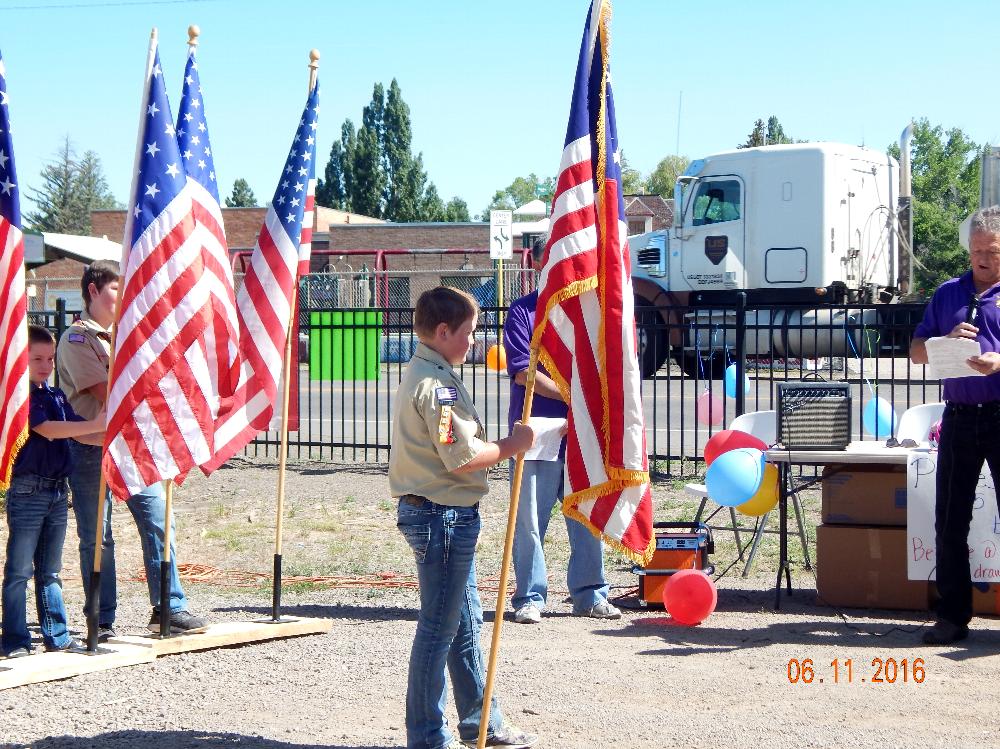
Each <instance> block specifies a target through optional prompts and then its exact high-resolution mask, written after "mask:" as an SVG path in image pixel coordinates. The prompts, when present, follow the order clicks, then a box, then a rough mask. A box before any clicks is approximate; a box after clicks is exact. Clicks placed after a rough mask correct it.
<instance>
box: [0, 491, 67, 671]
mask: <svg viewBox="0 0 1000 749" xmlns="http://www.w3.org/2000/svg"><path fill="white" fill-rule="evenodd" d="M66 509H67V508H66V480H65V479H47V478H43V477H41V476H36V475H35V474H33V473H30V474H27V475H21V476H14V478H13V480H12V481H11V484H10V489H9V490H8V491H7V528H8V530H9V535H8V537H7V561H6V563H5V564H4V570H3V639H2V646H3V651H4V652H5V653H9V652H10V651H12V650H15V649H16V648H27V649H29V650H30V649H31V635H30V633H29V632H28V622H27V611H26V608H27V603H26V589H27V586H28V580H30V579H31V578H32V577H34V579H35V607H36V609H37V612H38V624H39V626H40V627H41V630H42V641H43V642H44V643H45V646H46V647H47V648H62V647H65V646H66V645H67V643H69V641H70V636H69V631H68V630H67V627H66V605H65V604H64V603H63V595H62V580H60V579H59V570H60V569H62V548H63V540H65V538H66V517H67V512H66Z"/></svg>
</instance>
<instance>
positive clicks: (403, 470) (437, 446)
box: [389, 343, 487, 507]
mask: <svg viewBox="0 0 1000 749" xmlns="http://www.w3.org/2000/svg"><path fill="white" fill-rule="evenodd" d="M396 393H397V396H396V403H395V404H394V406H393V414H392V452H391V454H390V455H389V491H390V492H391V494H392V496H393V497H400V496H402V495H404V494H416V495H418V496H421V497H426V498H427V499H429V500H430V501H431V502H435V503H436V504H441V505H451V506H457V507H472V506H473V505H475V504H476V503H477V502H479V500H481V499H482V498H483V496H485V494H486V490H487V485H486V470H485V469H483V470H481V471H473V472H471V473H452V471H453V470H454V469H456V468H459V467H460V466H463V465H465V464H466V463H468V462H469V461H470V460H472V459H473V458H474V457H475V456H476V455H477V454H478V453H479V452H480V451H481V450H482V449H483V448H484V447H485V442H484V439H485V437H486V432H485V430H484V429H483V425H482V424H481V423H480V421H479V416H477V415H476V408H475V406H473V405H472V399H471V398H470V397H469V393H468V392H467V391H466V389H465V385H463V384H462V380H460V379H459V377H458V375H457V374H456V373H455V370H454V369H452V367H451V365H450V364H449V363H448V362H447V361H445V359H444V357H443V356H441V354H439V353H438V352H436V351H435V350H434V349H432V348H430V347H429V346H425V345H424V344H422V343H421V344H419V345H418V346H417V350H416V353H415V354H414V355H413V358H412V359H411V360H410V363H409V364H407V365H406V371H404V372H403V378H402V379H401V380H400V382H399V388H398V389H397V391H396Z"/></svg>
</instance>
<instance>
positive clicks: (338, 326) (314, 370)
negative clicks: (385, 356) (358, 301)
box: [309, 310, 382, 381]
mask: <svg viewBox="0 0 1000 749" xmlns="http://www.w3.org/2000/svg"><path fill="white" fill-rule="evenodd" d="M381 334H382V313H381V312H378V311H374V310H372V311H368V310H364V311H362V310H358V311H353V310H351V311H345V312H310V313H309V379H310V380H313V381H315V380H377V379H378V378H379V373H380V371H381V369H380V367H379V339H380V337H381Z"/></svg>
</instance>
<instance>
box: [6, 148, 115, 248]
mask: <svg viewBox="0 0 1000 749" xmlns="http://www.w3.org/2000/svg"><path fill="white" fill-rule="evenodd" d="M41 178H42V187H41V188H29V190H28V193H29V195H28V197H30V198H31V200H32V202H34V204H35V205H36V206H37V209H36V210H34V211H29V212H28V213H26V214H25V219H26V222H27V224H28V225H29V227H30V228H32V229H35V230H36V231H51V232H59V233H62V234H80V235H87V234H90V228H91V227H90V212H91V211H92V210H95V209H101V208H118V207H120V206H119V204H118V202H117V201H116V200H115V198H114V196H113V195H112V194H111V191H110V190H109V189H108V183H107V180H106V179H105V178H104V172H103V169H102V168H101V159H100V157H99V156H98V155H97V154H96V153H94V152H93V151H87V152H86V153H84V155H83V158H82V159H80V160H77V158H76V153H75V151H74V150H73V143H72V141H71V140H70V138H69V136H68V135H67V136H66V138H65V140H64V141H63V144H62V146H61V147H60V149H59V150H58V151H57V152H56V155H55V159H54V160H53V161H52V162H51V163H49V164H46V165H45V166H44V167H43V168H42V171H41Z"/></svg>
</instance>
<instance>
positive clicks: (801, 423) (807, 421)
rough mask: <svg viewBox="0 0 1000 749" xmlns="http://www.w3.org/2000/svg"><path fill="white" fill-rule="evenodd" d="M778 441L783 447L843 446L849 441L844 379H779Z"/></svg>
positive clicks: (847, 392) (848, 395)
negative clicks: (823, 380) (797, 380)
mask: <svg viewBox="0 0 1000 749" xmlns="http://www.w3.org/2000/svg"><path fill="white" fill-rule="evenodd" d="M777 411H778V422H777V427H778V429H777V432H778V433H777V438H778V443H779V444H780V445H781V446H782V447H784V448H785V449H786V450H843V449H844V448H845V447H847V445H848V443H850V441H851V389H850V386H849V385H848V384H847V383H846V382H821V381H802V382H779V383H778V403H777Z"/></svg>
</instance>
